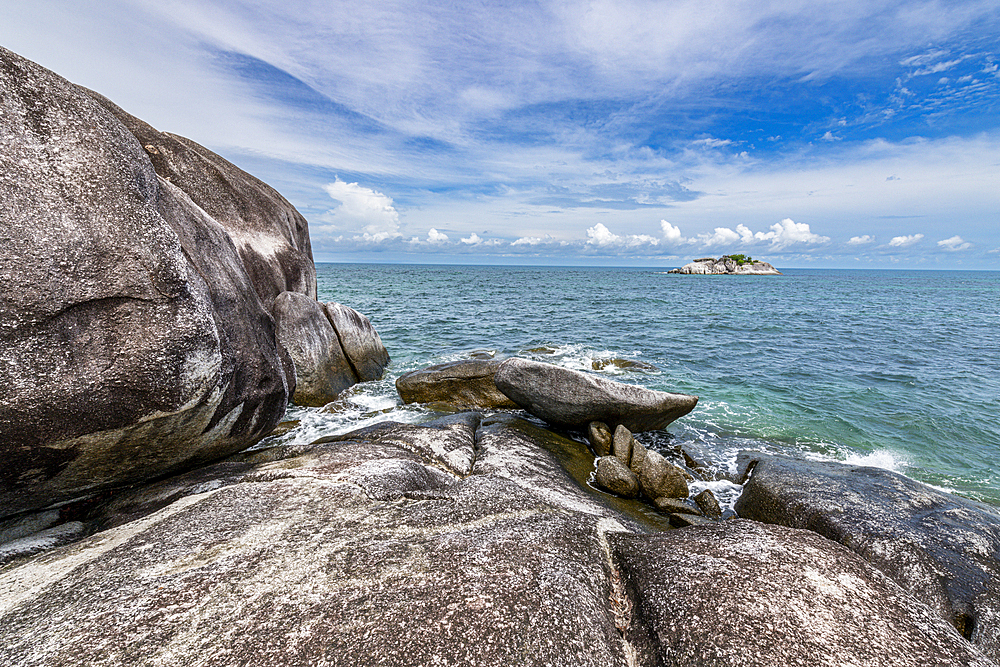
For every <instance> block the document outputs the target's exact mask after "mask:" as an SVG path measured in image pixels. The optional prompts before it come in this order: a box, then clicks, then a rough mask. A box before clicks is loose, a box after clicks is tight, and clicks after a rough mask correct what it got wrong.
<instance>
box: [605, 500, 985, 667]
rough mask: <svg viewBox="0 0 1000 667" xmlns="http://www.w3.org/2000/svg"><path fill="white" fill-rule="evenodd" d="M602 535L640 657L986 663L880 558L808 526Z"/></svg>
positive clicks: (761, 662)
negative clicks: (893, 577) (628, 606)
mask: <svg viewBox="0 0 1000 667" xmlns="http://www.w3.org/2000/svg"><path fill="white" fill-rule="evenodd" d="M677 516H690V515H677ZM609 541H610V543H611V545H612V548H613V553H614V560H615V564H616V566H617V568H618V569H619V571H620V573H621V581H622V583H623V586H624V588H625V589H626V590H627V591H628V593H629V595H630V596H632V598H633V600H634V603H633V607H632V610H631V619H630V622H629V624H628V626H627V630H626V632H625V639H626V640H627V641H628V642H630V643H631V644H632V646H633V647H634V650H635V653H636V655H637V658H638V659H637V660H636V664H640V665H675V666H678V667H688V666H690V667H702V666H703V665H714V666H716V667H725V666H728V665H732V666H733V667H743V666H747V667H758V666H759V667H773V666H774V665H799V666H801V667H813V666H815V667H820V666H823V667H834V666H837V665H858V666H859V667H860V666H861V665H865V666H872V667H878V666H884V667H899V666H901V665H908V666H912V667H920V666H925V665H935V666H938V667H946V666H954V667H958V666H959V665H963V666H965V665H968V666H972V665H976V666H977V667H990V666H991V665H993V663H992V662H991V661H990V660H988V659H987V658H986V657H984V656H983V655H982V654H981V653H980V652H979V651H978V650H977V649H976V648H975V647H974V646H973V645H971V644H969V643H968V642H967V641H965V640H964V639H963V638H962V637H960V636H959V635H958V633H956V632H955V630H954V629H953V628H952V627H951V626H950V625H948V623H947V622H945V621H944V620H943V619H942V618H940V617H939V616H938V615H937V614H936V613H934V612H933V611H932V610H931V609H929V608H928V607H926V606H925V605H923V604H921V603H920V602H917V601H916V600H914V599H913V598H912V597H910V596H909V595H907V594H906V592H905V591H903V589H901V588H900V587H899V586H897V585H896V584H895V583H893V582H892V581H890V580H889V579H888V578H887V577H885V576H884V575H883V574H882V573H881V572H879V571H878V570H877V569H876V568H874V567H872V566H871V565H870V564H868V563H867V562H865V561H864V560H863V559H862V558H860V557H859V556H857V555H856V554H854V553H853V552H851V551H849V550H848V549H845V548H844V547H842V546H841V545H839V544H837V543H835V542H832V541H830V540H827V539H826V538H823V537H820V536H819V535H816V534H815V533H813V532H810V531H806V530H795V529H790V528H785V527H783V526H769V525H765V524H760V523H756V522H753V521H747V520H741V519H736V520H731V521H723V522H722V523H713V524H711V525H703V526H695V527H691V528H683V529H680V530H672V531H667V532H665V533H660V534H657V535H634V534H628V533H614V534H611V535H609Z"/></svg>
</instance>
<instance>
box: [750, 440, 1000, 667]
mask: <svg viewBox="0 0 1000 667" xmlns="http://www.w3.org/2000/svg"><path fill="white" fill-rule="evenodd" d="M740 463H741V467H742V469H743V470H744V471H746V470H748V469H751V468H752V473H751V474H750V479H749V480H748V481H747V482H746V484H745V485H744V487H743V495H742V496H740V499H739V500H738V501H737V503H736V506H735V509H736V512H737V513H738V514H739V515H740V516H741V517H747V518H751V519H756V520H758V521H764V522H767V523H775V524H781V525H784V526H791V527H794V528H808V529H810V530H813V531H815V532H817V533H819V534H820V535H823V536H825V537H828V538H830V539H831V540H835V541H837V542H840V543H841V544H844V545H846V546H848V547H849V548H850V549H852V550H853V551H855V552H856V553H858V554H860V555H861V556H862V557H864V558H865V559H866V560H867V561H869V562H871V563H872V564H873V565H875V566H876V567H878V568H879V569H880V570H881V571H882V572H884V573H885V574H886V575H887V576H889V577H890V578H891V579H892V580H893V581H895V582H896V583H897V584H899V585H900V586H902V587H903V588H905V589H906V590H908V591H909V592H910V593H912V594H913V596H914V597H916V598H917V599H919V600H922V601H924V602H925V603H927V604H928V605H930V606H931V607H933V608H934V609H936V610H937V611H938V612H939V613H940V614H941V615H942V616H943V617H944V618H945V619H947V620H948V621H950V622H951V623H952V624H953V625H954V626H955V627H956V628H957V629H958V631H959V632H961V633H962V634H963V635H964V636H966V637H967V638H969V639H970V640H971V641H972V642H973V643H975V644H977V645H979V646H980V647H981V649H982V650H983V652H984V653H985V654H986V655H988V656H990V657H991V658H992V659H993V660H994V661H1000V515H998V514H996V513H994V511H992V510H991V509H988V508H986V507H985V506H982V505H979V504H978V503H974V502H972V501H969V500H965V499H963V498H959V497H957V496H952V495H949V494H946V493H942V492H940V491H937V490H935V489H933V488H931V487H929V486H927V485H925V484H921V483H920V482H917V481H914V480H912V479H909V478H908V477H904V476H903V475H900V474H897V473H894V472H891V471H888V470H883V469H881V468H870V467H862V466H851V465H845V464H839V463H824V462H816V461H801V460H796V459H790V458H784V457H776V456H763V455H760V454H756V453H744V454H742V455H741V457H740Z"/></svg>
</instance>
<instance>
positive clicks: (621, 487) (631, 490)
mask: <svg viewBox="0 0 1000 667" xmlns="http://www.w3.org/2000/svg"><path fill="white" fill-rule="evenodd" d="M594 483H595V484H597V486H598V487H600V488H602V489H604V490H605V491H610V492H611V493H617V494H618V495H619V496H622V497H623V498H635V497H636V496H638V495H639V478H638V477H636V476H635V473H634V472H632V471H631V470H629V469H628V467H627V466H626V465H625V464H623V463H622V462H621V461H620V460H619V459H618V458H617V457H614V456H602V457H601V458H599V459H597V472H596V473H595V475H594Z"/></svg>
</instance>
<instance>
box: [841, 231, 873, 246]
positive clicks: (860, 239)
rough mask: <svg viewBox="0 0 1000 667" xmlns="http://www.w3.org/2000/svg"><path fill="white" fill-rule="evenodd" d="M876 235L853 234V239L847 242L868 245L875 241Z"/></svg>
mask: <svg viewBox="0 0 1000 667" xmlns="http://www.w3.org/2000/svg"><path fill="white" fill-rule="evenodd" d="M874 242H875V237H874V236H869V235H868V234H865V235H864V236H852V237H851V240H850V241H848V242H847V244H848V245H867V244H869V243H874Z"/></svg>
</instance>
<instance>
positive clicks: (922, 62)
mask: <svg viewBox="0 0 1000 667" xmlns="http://www.w3.org/2000/svg"><path fill="white" fill-rule="evenodd" d="M0 15H2V16H3V20H2V21H0V45H3V46H5V47H7V48H9V49H12V50H13V51H15V52H17V53H20V54H21V55H23V56H25V57H27V58H30V59H32V60H34V61H36V62H38V63H40V64H42V65H44V66H46V67H48V68H50V69H52V70H54V71H56V72H57V73H59V74H61V75H63V76H65V77H66V78H68V79H70V80H72V81H74V82H77V83H80V84H83V85H85V86H88V87H90V88H93V89H95V90H97V91H99V92H101V93H103V94H105V95H106V96H108V97H109V98H111V99H112V100H114V101H115V102H117V103H118V104H119V105H121V106H122V107H123V108H125V109H126V110H128V111H129V112H131V113H133V114H135V115H136V116H139V117H140V118H142V119H144V120H146V121H147V122H149V123H151V124H152V125H154V126H156V127H157V128H159V129H161V130H165V131H170V132H175V133H178V134H182V135H185V136H187V137H190V138H191V139H194V140H195V141H198V142H200V143H202V144H204V145H206V146H208V147H209V148H211V149H213V150H215V151H217V152H219V153H220V154H221V155H223V156H225V157H227V158H228V159H230V160H232V161H233V162H235V163H236V164H238V165H240V166H242V167H243V168H244V169H246V170H248V171H250V172H251V173H253V174H254V175H256V176H258V177H260V178H262V179H263V180H265V181H267V182H268V183H270V184H271V185H273V186H275V187H276V188H277V189H278V190H279V191H281V193H282V194H284V195H285V196H286V197H287V198H288V199H289V200H290V201H291V202H292V203H293V204H295V206H296V207H297V208H298V209H299V210H300V211H301V212H302V213H303V214H304V215H305V216H306V218H308V220H309V223H310V229H311V234H312V239H313V248H314V254H315V257H316V259H317V261H352V260H357V261H418V262H435V261H440V262H469V263H478V262H487V263H542V264H618V265H646V266H659V265H663V266H677V265H680V264H683V263H685V262H686V261H688V260H690V259H692V258H695V257H702V256H706V255H714V256H719V255H721V254H723V253H734V252H742V253H746V254H751V255H753V256H754V257H760V258H763V259H766V260H768V261H771V262H772V263H774V264H776V265H777V266H779V267H810V266H816V267H859V268H867V267H898V268H969V269H977V268H978V269H998V268H1000V3H998V2H997V0H988V1H967V2H966V1H961V0H949V1H934V2H929V1H923V0H907V1H905V2H895V1H893V2H889V1H879V0H862V1H858V2H854V1H853V0H842V1H838V2H829V1H825V0H805V1H794V0H785V1H781V0H775V1H771V2H767V1H761V0H757V1H755V2H712V1H711V0H698V1H688V0H675V1H670V2H647V1H630V0H615V1H613V2H604V1H598V0H595V1H593V2H559V1H553V2H503V1H492V2H482V3H477V2H467V3H427V2H407V1H380V2H378V3H341V2H330V1H325V2H296V1H294V0H285V1H284V2H270V1H260V2H214V1H211V0H201V1H199V2H186V1H173V0H155V1H149V2H146V1H142V0H134V1H131V2H125V1H119V0H103V1H101V2H86V1H75V2H69V1H60V0H54V1H53V0H49V1H47V2H45V3H28V2H23V0H18V1H17V2H13V1H10V0H0Z"/></svg>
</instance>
